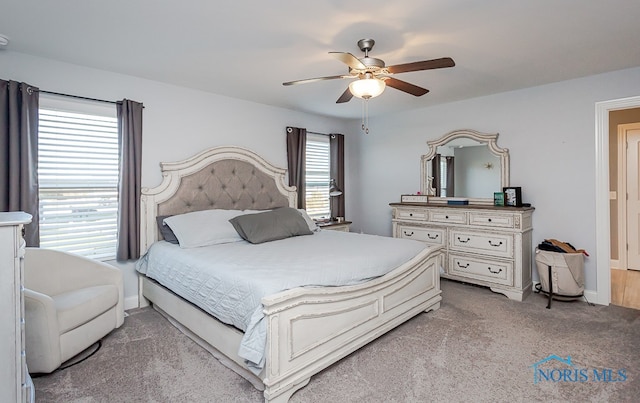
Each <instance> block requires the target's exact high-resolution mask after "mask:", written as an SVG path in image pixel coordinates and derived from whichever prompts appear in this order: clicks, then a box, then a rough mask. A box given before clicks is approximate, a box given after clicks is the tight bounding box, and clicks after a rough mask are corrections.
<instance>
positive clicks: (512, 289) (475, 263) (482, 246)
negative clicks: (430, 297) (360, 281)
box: [390, 203, 534, 301]
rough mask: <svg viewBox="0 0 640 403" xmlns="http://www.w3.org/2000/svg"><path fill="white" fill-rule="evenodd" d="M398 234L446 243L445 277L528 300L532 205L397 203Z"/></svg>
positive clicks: (394, 206)
mask: <svg viewBox="0 0 640 403" xmlns="http://www.w3.org/2000/svg"><path fill="white" fill-rule="evenodd" d="M390 206H391V207H392V209H393V211H392V221H393V236H394V237H396V238H407V239H416V240H419V241H423V242H425V243H427V244H432V245H442V246H444V250H445V258H444V261H443V271H442V273H441V276H442V277H444V278H449V279H452V280H459V281H465V282H467V283H473V284H478V285H483V286H487V287H490V288H491V290H493V291H495V292H499V293H502V294H504V295H506V296H507V297H509V298H511V299H514V300H518V301H522V300H523V299H524V298H526V296H527V295H528V294H529V293H530V292H531V260H532V246H531V231H532V215H533V211H534V209H533V208H532V207H522V208H519V207H494V206H484V205H479V206H469V205H466V206H449V205H444V204H433V205H431V204H425V203H391V204H390Z"/></svg>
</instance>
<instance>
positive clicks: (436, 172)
mask: <svg viewBox="0 0 640 403" xmlns="http://www.w3.org/2000/svg"><path fill="white" fill-rule="evenodd" d="M440 157H441V156H440V154H436V155H434V156H433V159H432V160H431V176H433V181H432V182H431V185H432V186H433V188H434V189H435V194H434V196H436V197H440V196H442V188H441V187H440V175H441V174H440Z"/></svg>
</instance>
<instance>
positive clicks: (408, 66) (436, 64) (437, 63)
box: [387, 57, 456, 74]
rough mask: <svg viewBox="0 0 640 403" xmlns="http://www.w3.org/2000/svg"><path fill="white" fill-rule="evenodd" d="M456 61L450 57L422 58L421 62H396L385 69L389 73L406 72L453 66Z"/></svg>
mask: <svg viewBox="0 0 640 403" xmlns="http://www.w3.org/2000/svg"><path fill="white" fill-rule="evenodd" d="M455 65H456V63H455V62H454V61H453V59H452V58H450V57H443V58H440V59H433V60H423V61H421V62H413V63H405V64H396V65H395V66H389V67H387V70H388V71H389V73H391V74H398V73H407V72H410V71H420V70H431V69H442V68H445V67H453V66H455Z"/></svg>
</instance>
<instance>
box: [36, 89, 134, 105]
mask: <svg viewBox="0 0 640 403" xmlns="http://www.w3.org/2000/svg"><path fill="white" fill-rule="evenodd" d="M29 88H31V87H29ZM38 92H41V93H43V94H49V95H59V96H61V97H69V98H76V99H84V100H85V101H94V102H104V103H107V104H115V105H122V101H107V100H105V99H98V98H89V97H83V96H80V95H70V94H63V93H61V92H53V91H45V90H38ZM142 109H144V105H142Z"/></svg>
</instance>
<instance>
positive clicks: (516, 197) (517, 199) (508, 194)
mask: <svg viewBox="0 0 640 403" xmlns="http://www.w3.org/2000/svg"><path fill="white" fill-rule="evenodd" d="M502 191H503V192H504V205H505V206H511V207H522V188H521V187H511V186H510V187H505V188H503V189H502Z"/></svg>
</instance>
